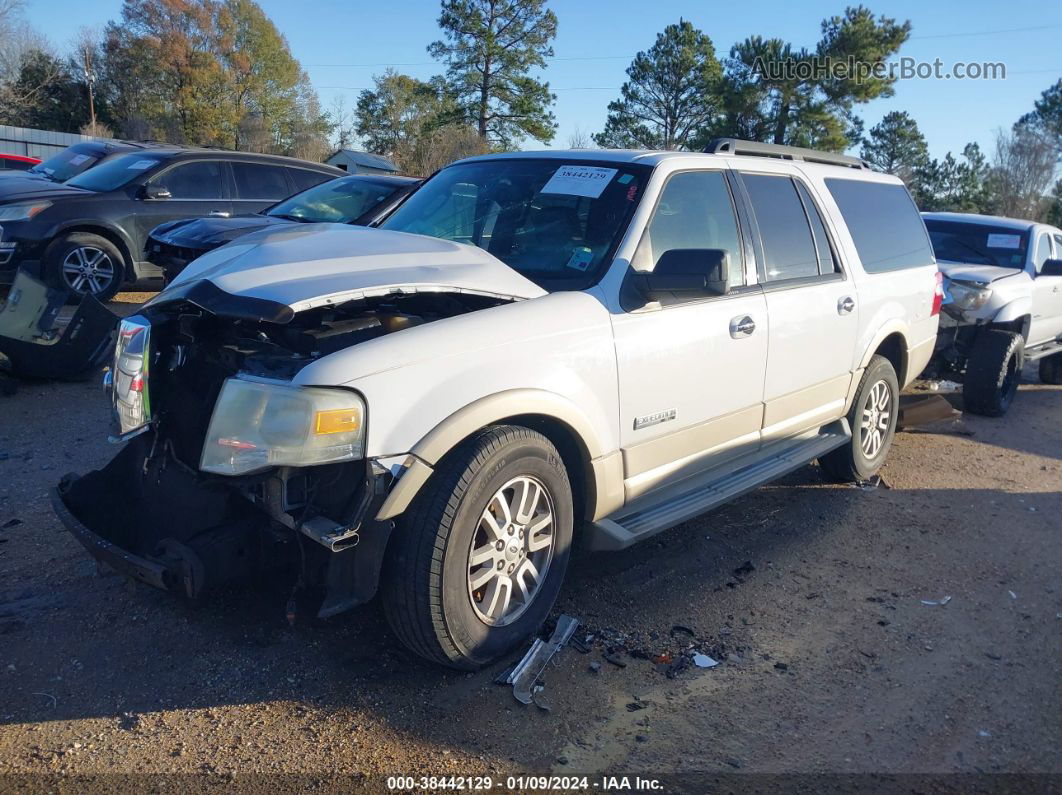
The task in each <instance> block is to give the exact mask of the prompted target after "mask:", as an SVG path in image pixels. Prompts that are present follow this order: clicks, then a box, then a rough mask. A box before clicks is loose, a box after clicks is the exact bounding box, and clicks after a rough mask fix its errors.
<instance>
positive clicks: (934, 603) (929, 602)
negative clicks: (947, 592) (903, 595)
mask: <svg viewBox="0 0 1062 795" xmlns="http://www.w3.org/2000/svg"><path fill="white" fill-rule="evenodd" d="M950 601H951V597H950V596H942V597H941V598H940V599H923V600H922V604H924V605H929V606H930V607H939V606H941V605H946V604H947V603H948V602H950Z"/></svg>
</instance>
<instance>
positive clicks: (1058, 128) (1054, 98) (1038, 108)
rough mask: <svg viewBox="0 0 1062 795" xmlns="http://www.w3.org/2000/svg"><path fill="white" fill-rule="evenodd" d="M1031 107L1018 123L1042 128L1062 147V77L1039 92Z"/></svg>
mask: <svg viewBox="0 0 1062 795" xmlns="http://www.w3.org/2000/svg"><path fill="white" fill-rule="evenodd" d="M1033 107H1034V109H1033V111H1032V112H1030V113H1026V114H1025V115H1024V116H1022V117H1021V119H1019V120H1018V124H1021V125H1030V126H1033V127H1037V128H1039V129H1041V130H1043V131H1044V132H1045V133H1047V134H1048V135H1051V136H1053V137H1054V139H1055V140H1056V142H1057V143H1058V146H1059V147H1060V148H1062V79H1060V80H1059V81H1058V82H1057V83H1055V84H1054V85H1053V86H1051V87H1050V88H1048V89H1046V90H1045V91H1044V92H1043V93H1041V94H1040V98H1039V99H1038V100H1036V102H1035V103H1034V106H1033Z"/></svg>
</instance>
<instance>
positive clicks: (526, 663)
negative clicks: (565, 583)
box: [505, 616, 579, 709]
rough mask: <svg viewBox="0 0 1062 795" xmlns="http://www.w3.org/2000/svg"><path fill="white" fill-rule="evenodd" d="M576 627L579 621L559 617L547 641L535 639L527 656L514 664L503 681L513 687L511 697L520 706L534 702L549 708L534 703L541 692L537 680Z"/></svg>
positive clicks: (568, 617)
mask: <svg viewBox="0 0 1062 795" xmlns="http://www.w3.org/2000/svg"><path fill="white" fill-rule="evenodd" d="M578 626H579V621H578V620H577V619H574V618H572V617H571V616H561V617H560V618H558V619H557V626H556V628H555V629H554V630H553V634H552V635H551V636H550V638H549V640H548V641H544V640H542V638H535V642H534V643H533V644H531V648H530V649H528V651H527V654H525V655H524V657H523V659H521V660H520V662H518V663H517V664H516V666H515V667H514V668H513V669H512V671H510V672H509V675H508V676H507V677H506V679H505V684H510V685H512V686H513V697H514V698H515V699H516V700H517V701H519V702H520V703H521V704H530V703H532V702H533V701H534V702H535V703H536V704H537V705H538V706H539V707H542V709H549V707H544V706H542V704H541V703H539V701H536V696H537V695H538V694H539V693H540V692H541V690H542V688H541V686H538V679H539V677H540V676H542V672H543V671H544V670H545V669H546V665H547V664H548V663H549V661H550V660H551V659H553V655H555V654H556V653H557V652H558V651H560V650H561V649H562V648H563V647H564V645H565V644H566V643H567V642H568V641H569V640H571V637H572V635H574V634H575V630H576V628H577V627H578ZM536 686H538V687H539V689H538V690H536V689H535V688H536Z"/></svg>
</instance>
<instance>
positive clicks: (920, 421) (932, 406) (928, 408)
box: [896, 395, 962, 430]
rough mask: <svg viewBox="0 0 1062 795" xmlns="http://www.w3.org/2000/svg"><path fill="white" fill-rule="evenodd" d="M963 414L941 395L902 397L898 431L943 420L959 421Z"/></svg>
mask: <svg viewBox="0 0 1062 795" xmlns="http://www.w3.org/2000/svg"><path fill="white" fill-rule="evenodd" d="M961 416H962V412H961V411H959V410H958V409H957V408H955V407H954V406H953V405H951V403H949V402H948V401H947V399H946V398H944V397H942V396H941V395H901V396H900V412H899V416H898V417H897V420H896V428H897V430H907V429H908V428H911V427H914V426H918V425H927V424H929V423H932V422H940V421H941V420H957V419H958V418H959V417H961Z"/></svg>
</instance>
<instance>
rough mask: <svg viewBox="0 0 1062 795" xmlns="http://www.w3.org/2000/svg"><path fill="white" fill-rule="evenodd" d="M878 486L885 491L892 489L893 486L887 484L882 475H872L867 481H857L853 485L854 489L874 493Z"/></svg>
mask: <svg viewBox="0 0 1062 795" xmlns="http://www.w3.org/2000/svg"><path fill="white" fill-rule="evenodd" d="M878 486H881V488H883V489H891V488H892V486H890V485H889V484H888V483H886V482H885V478H883V477H882V476H881V475H872V476H871V477H869V478H867V479H866V480H857V481H856V482H855V483H853V484H852V488H854V489H862V490H863V491H874V489H876V488H877V487H878Z"/></svg>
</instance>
